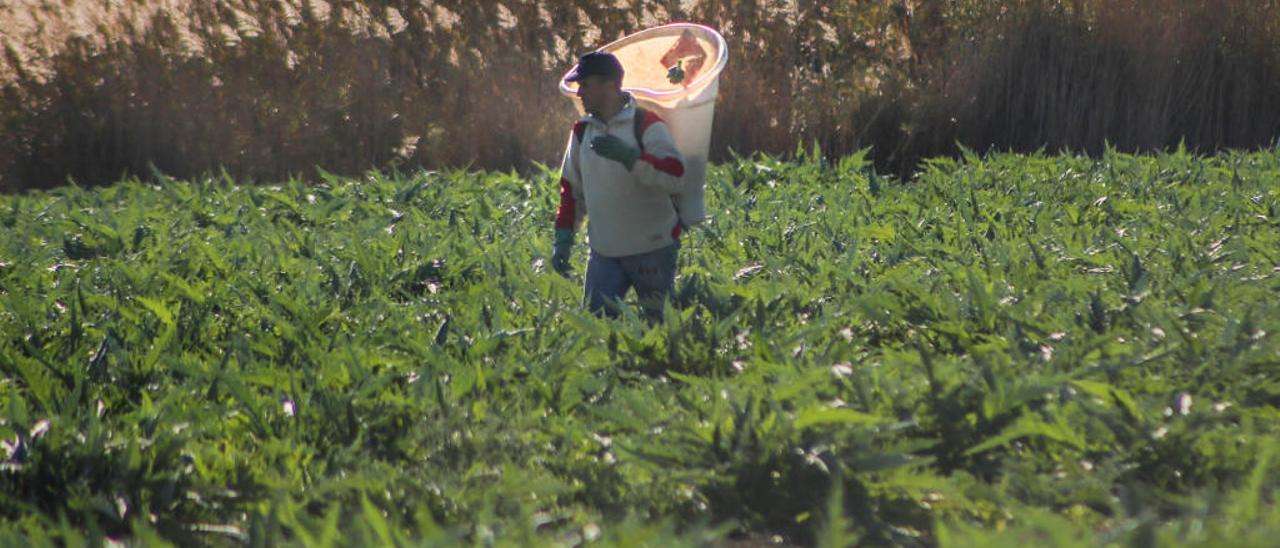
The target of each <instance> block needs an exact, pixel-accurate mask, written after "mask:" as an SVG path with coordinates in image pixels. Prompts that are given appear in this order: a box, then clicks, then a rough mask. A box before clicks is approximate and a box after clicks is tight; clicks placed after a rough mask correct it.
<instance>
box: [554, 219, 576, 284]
mask: <svg viewBox="0 0 1280 548" xmlns="http://www.w3.org/2000/svg"><path fill="white" fill-rule="evenodd" d="M572 251H573V229H571V228H557V229H556V244H555V247H554V249H553V251H552V252H551V267H552V268H554V269H556V272H559V273H560V274H561V275H568V274H569V255H570V254H571V253H572Z"/></svg>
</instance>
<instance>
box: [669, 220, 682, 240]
mask: <svg viewBox="0 0 1280 548" xmlns="http://www.w3.org/2000/svg"><path fill="white" fill-rule="evenodd" d="M681 232H684V230H683V229H681V228H680V223H676V226H674V227H672V228H671V239H672V240H679V239H680V233H681Z"/></svg>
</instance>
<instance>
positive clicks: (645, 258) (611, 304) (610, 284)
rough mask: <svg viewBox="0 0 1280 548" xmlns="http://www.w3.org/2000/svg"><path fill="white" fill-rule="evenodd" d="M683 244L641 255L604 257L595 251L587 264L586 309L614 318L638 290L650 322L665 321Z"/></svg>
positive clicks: (676, 243) (641, 303)
mask: <svg viewBox="0 0 1280 548" xmlns="http://www.w3.org/2000/svg"><path fill="white" fill-rule="evenodd" d="M679 251H680V242H679V241H676V242H675V243H673V244H671V245H669V246H667V247H664V248H662V249H657V250H654V251H650V252H648V253H640V254H638V255H628V256H626V257H605V256H604V255H600V254H598V253H596V252H595V251H592V252H591V258H590V259H589V260H588V261H587V281H586V288H585V291H584V293H585V294H584V295H583V299H584V300H585V301H586V303H587V309H588V310H590V311H592V312H595V313H597V314H601V313H603V314H605V315H606V316H610V317H614V316H617V315H618V311H619V308H618V304H619V302H620V301H622V299H623V297H625V296H626V295H627V291H628V290H630V289H631V288H632V287H634V288H635V289H636V297H638V298H639V299H640V306H642V307H643V308H644V311H645V315H646V316H648V317H649V318H650V319H654V320H656V319H660V318H662V303H663V301H664V300H665V299H666V297H667V295H669V294H670V293H671V290H672V288H673V287H674V286H675V281H676V255H677V254H678V252H679Z"/></svg>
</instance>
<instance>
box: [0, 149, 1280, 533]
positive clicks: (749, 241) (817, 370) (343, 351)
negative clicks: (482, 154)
mask: <svg viewBox="0 0 1280 548" xmlns="http://www.w3.org/2000/svg"><path fill="white" fill-rule="evenodd" d="M1277 178H1280V152H1277V151H1267V152H1258V153H1247V154H1246V153H1228V154H1222V155H1218V156H1213V157H1198V156H1195V155H1191V154H1188V153H1186V152H1185V151H1175V152H1171V153H1168V154H1163V155H1159V156H1130V155H1125V154H1120V153H1116V152H1115V151H1108V152H1106V153H1105V154H1104V155H1103V156H1102V157H1101V158H1100V159H1097V160H1091V159H1087V158H1082V157H1077V156H1045V155H1032V156H1018V155H993V156H990V157H985V158H979V157H976V156H974V155H972V154H965V155H964V156H962V157H961V158H960V159H959V160H949V159H939V160H933V161H930V162H929V163H928V164H927V167H926V169H925V170H924V171H922V172H921V173H920V174H919V176H918V177H916V178H915V179H914V180H911V181H901V180H897V179H890V178H884V177H881V176H878V175H876V174H875V172H874V171H872V170H871V169H870V168H869V166H868V164H867V162H866V161H865V160H864V158H863V157H862V156H861V155H857V156H852V157H846V158H844V159H841V160H840V161H838V162H834V163H832V162H826V161H823V160H821V159H820V158H819V157H816V156H804V157H801V158H797V159H794V160H792V161H781V160H779V159H777V158H774V157H769V156H753V157H750V158H740V159H736V160H734V161H731V162H728V163H726V164H723V165H719V166H716V167H715V168H714V169H713V170H712V172H711V176H710V180H709V183H708V184H709V187H708V191H709V201H710V204H711V205H712V210H713V211H714V212H715V214H714V218H713V220H712V221H711V222H710V223H708V224H706V225H705V226H703V227H701V228H699V229H696V230H694V231H693V232H692V233H691V234H690V235H689V236H688V238H687V241H686V245H685V248H684V254H683V256H682V276H681V278H680V280H679V281H678V284H677V295H676V299H675V302H674V304H673V306H672V307H671V308H670V309H669V311H668V314H667V315H666V317H665V318H664V320H663V321H662V322H660V323H657V324H654V325H648V324H646V323H645V322H644V321H643V320H641V319H638V318H637V317H636V316H635V315H634V314H631V315H628V316H626V317H624V318H622V319H620V320H617V321H606V320H601V319H597V318H594V317H591V316H589V315H587V314H585V313H583V312H582V311H580V310H579V308H578V302H579V299H580V295H579V291H580V289H579V286H578V285H577V283H576V282H575V281H574V280H566V279H563V278H561V277H559V276H557V275H554V274H552V273H551V272H550V269H549V268H546V266H545V265H544V262H543V253H544V252H546V251H547V250H548V249H549V247H550V236H551V234H550V232H551V231H550V220H551V216H552V215H551V213H552V208H553V201H554V197H555V189H556V174H554V173H552V172H550V171H547V170H544V171H542V172H540V173H538V174H535V175H532V176H528V177H524V176H519V175H515V174H502V173H483V172H475V171H451V172H417V171H415V172H408V173H403V174H391V175H388V174H382V173H377V172H374V173H370V174H368V175H367V176H365V177H362V178H359V179H347V178H342V177H337V176H325V177H324V179H323V181H322V182H319V183H318V184H315V185H305V184H302V183H300V182H297V181H293V182H289V183H287V184H281V185H279V186H253V185H245V186H241V185H239V184H237V182H236V181H234V180H232V179H231V178H229V177H207V178H201V179H194V180H189V181H187V180H172V179H162V180H159V181H157V182H156V183H144V182H140V181H136V180H133V181H124V182H121V183H118V184H116V185H113V186H109V187H105V188H101V189H96V190H86V189H83V188H79V187H75V186H68V187H64V188H60V189H57V190H54V191H49V192H41V193H32V194H29V195H26V196H8V197H4V198H0V223H2V224H3V226H4V228H5V229H4V230H3V231H2V232H0V333H2V334H3V335H2V336H0V368H2V371H3V374H2V376H0V417H2V418H3V420H0V437H2V438H3V439H4V440H5V441H4V443H5V445H4V448H5V450H4V452H3V455H0V456H2V457H3V459H2V460H3V462H2V464H0V543H3V544H21V543H24V542H28V541H36V542H51V541H52V542H60V541H68V542H72V543H74V542H76V541H78V540H80V539H93V538H96V537H99V536H101V535H109V536H111V537H114V538H133V539H136V540H140V541H147V542H158V541H160V540H161V539H167V540H169V541H173V542H177V543H179V544H184V545H186V544H190V543H193V542H210V543H237V542H242V541H243V542H250V543H253V544H255V545H256V544H258V543H260V542H272V543H278V542H286V541H287V542H294V543H300V544H306V545H350V544H352V543H361V544H378V545H388V544H392V543H394V542H400V541H407V540H411V539H412V540H413V541H414V542H415V543H417V542H425V543H428V544H430V543H437V544H453V543H456V542H464V543H468V544H475V545H490V544H494V543H506V542H510V543H520V544H527V543H543V542H545V543H563V544H574V543H576V542H579V541H596V542H619V543H621V542H624V541H625V542H626V543H628V544H631V545H635V544H639V543H642V542H652V543H655V544H659V543H661V544H662V545H666V544H669V543H672V542H681V543H685V544H699V543H703V542H707V541H713V540H715V539H725V538H743V537H745V538H748V539H754V540H759V541H769V540H770V539H771V538H773V537H774V536H775V535H777V536H778V537H781V538H782V539H783V540H785V541H787V542H790V543H797V544H811V543H816V544H824V545H828V546H834V545H843V544H848V543H852V542H859V541H860V542H863V543H866V544H876V543H880V542H892V543H897V544H903V545H934V544H945V545H983V546H991V545H999V544H1004V545H1010V546H1025V545H1072V544H1099V543H1115V544H1120V545H1132V546H1150V545H1153V544H1164V543H1174V542H1176V543H1179V544H1189V545H1196V544H1200V545H1225V544H1230V545H1233V546H1241V545H1257V546H1262V545H1268V544H1271V543H1272V542H1273V541H1274V539H1275V538H1276V535H1280V509H1278V508H1277V506H1276V496H1277V488H1278V487H1280V484H1278V482H1277V478H1280V458H1278V457H1280V455H1278V454H1277V450H1278V449H1280V442H1278V441H1277V439H1280V438H1277V434H1280V413H1278V412H1277V406H1278V405H1280V367H1278V366H1280V343H1278V342H1277V340H1278V339H1277V337H1276V334H1277V333H1280V304H1278V303H1280V301H1278V300H1277V299H1276V298H1275V296H1276V294H1277V290H1280V277H1278V276H1280V255H1278V254H1277V253H1278V252H1277V250H1280V230H1278V228H1280V227H1277V223H1280V190H1278V189H1277V187H1276V185H1275V181H1276V180H1277ZM577 256H578V257H579V258H581V257H582V256H583V254H582V253H578V255H577ZM580 272H581V265H579V273H580Z"/></svg>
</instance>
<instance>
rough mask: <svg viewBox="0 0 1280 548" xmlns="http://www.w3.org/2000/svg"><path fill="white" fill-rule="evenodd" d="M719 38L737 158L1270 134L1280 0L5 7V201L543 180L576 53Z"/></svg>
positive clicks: (564, 124) (1158, 143)
mask: <svg viewBox="0 0 1280 548" xmlns="http://www.w3.org/2000/svg"><path fill="white" fill-rule="evenodd" d="M669 21H695V22H701V23H705V24H708V25H711V26H712V27H715V28H717V29H720V30H721V32H722V33H723V34H724V36H725V39H726V40H727V41H728V44H729V50H730V61H729V65H728V68H727V69H726V72H725V73H724V75H723V85H722V86H721V94H720V102H719V103H718V105H717V115H716V121H715V131H714V133H713V135H714V137H713V143H712V153H713V159H715V160H717V161H721V160H726V159H729V158H730V157H731V154H730V151H737V152H738V153H739V154H751V153H755V152H766V153H773V154H778V153H788V152H790V151H791V150H792V149H794V147H795V145H796V143H803V144H805V145H806V146H809V145H810V144H811V143H818V144H819V145H820V147H821V149H822V150H824V151H826V153H827V154H829V155H830V157H831V158H835V157H838V156H841V155H845V154H849V153H853V152H856V151H858V150H861V149H864V148H868V147H870V148H871V154H870V156H869V157H870V158H871V159H872V160H873V161H874V162H875V163H876V164H877V167H878V168H879V169H880V170H881V171H882V172H884V173H896V174H900V175H903V176H909V174H910V173H913V172H914V170H915V168H916V166H917V163H918V160H919V159H920V158H929V157H935V156H938V155H954V154H956V153H957V152H958V149H957V147H956V143H957V142H959V143H962V144H964V145H965V146H968V147H969V148H971V149H974V150H979V151H986V150H989V149H992V148H994V149H995V150H1015V151H1023V152H1033V151H1035V150H1037V149H1039V148H1040V147H1048V148H1049V150H1051V151H1058V150H1062V149H1067V150H1074V151H1081V152H1085V151H1087V152H1089V153H1091V154H1094V155H1097V154H1100V153H1101V152H1102V150H1103V148H1104V146H1105V144H1106V143H1108V142H1109V143H1110V144H1111V145H1112V146H1114V147H1116V148H1118V149H1119V150H1122V151H1134V150H1139V149H1142V150H1163V149H1166V148H1169V147H1173V146H1176V145H1177V143H1179V142H1180V141H1185V142H1186V143H1187V146H1188V147H1189V148H1190V149H1192V150H1195V151H1199V152H1202V153H1206V154H1207V153H1211V152H1212V151H1215V150H1217V149H1218V148H1219V147H1257V146H1270V145H1271V144H1272V143H1273V142H1274V141H1275V139H1276V136H1277V135H1280V4H1277V3H1276V2H1257V1H1248V0H1213V1H1208V0H1016V1H1002V2H989V1H977V0H938V1H928V2H925V1H921V0H895V1H876V2H814V1H807V0H806V1H783V0H698V1H688V0H619V1H611V2H598V1H595V0H572V1H568V0H431V1H422V0H370V1H356V0H327V1H326V0H222V1H218V2H207V1H194V0H120V1H110V2H108V1H103V0H30V1H26V2H17V3H13V2H9V3H0V49H2V50H3V51H2V53H3V55H0V190H8V191H16V190H23V189H29V188H48V187H51V186H57V185H62V184H66V182H67V179H68V178H72V179H75V180H76V181H77V182H79V184H81V185H86V186H90V185H98V184H106V183H110V182H113V181H116V180H119V179H120V178H121V177H122V175H123V174H126V173H127V174H130V175H133V176H140V177H151V176H152V174H153V168H154V169H155V170H158V171H160V172H162V173H166V174H169V175H171V176H175V177H180V178H192V177H198V176H199V175H200V174H202V173H205V172H208V171H218V170H220V169H224V168H225V169H226V170H227V171H228V172H229V173H231V174H232V175H233V176H234V177H236V178H237V180H240V181H242V182H247V181H253V180H258V181H262V180H267V181H273V180H275V181H278V180H284V179H287V178H289V177H290V176H291V175H295V174H296V175H301V176H302V177H305V178H308V179H314V176H315V174H316V172H315V169H316V166H320V167H321V168H323V169H325V170H328V171H329V172H331V173H337V174H343V175H348V176H359V174H360V173H363V172H364V171H366V170H368V169H369V168H371V167H373V168H379V169H384V170H386V169H391V168H394V167H399V168H401V169H408V168H411V167H416V166H425V167H427V168H434V169H441V168H445V167H463V166H470V167H476V168H485V169H499V170H507V169H509V168H512V167H514V168H516V169H519V170H521V171H522V172H531V171H532V166H533V165H534V163H535V162H542V163H546V164H554V163H555V162H556V159H557V156H558V155H559V154H560V153H561V148H562V146H563V144H564V140H565V135H567V131H568V120H569V119H570V117H571V115H572V107H571V104H570V103H569V101H567V100H565V99H564V98H562V97H561V96H560V94H559V92H558V91H557V88H556V84H557V82H558V80H559V77H560V76H561V75H563V74H564V72H565V71H566V70H568V68H569V67H570V66H571V65H572V63H573V61H574V59H576V57H577V56H578V55H580V54H582V53H584V52H586V51H588V50H590V49H594V48H596V47H599V46H601V45H603V44H605V43H607V42H609V41H611V40H613V39H616V38H618V37H620V36H622V35H625V34H628V33H631V32H635V31H637V30H640V29H643V28H646V27H649V26H653V25H656V24H660V23H664V22H669Z"/></svg>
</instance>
